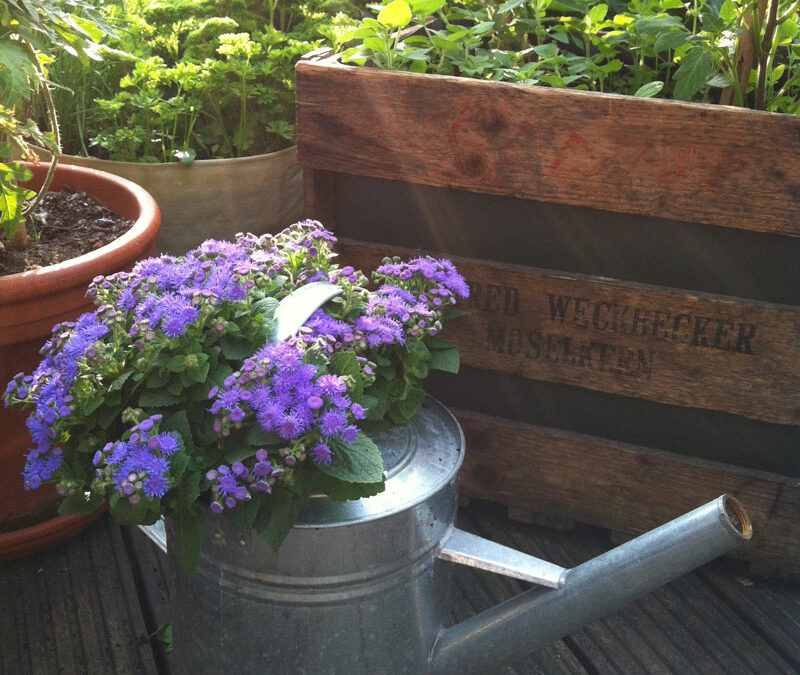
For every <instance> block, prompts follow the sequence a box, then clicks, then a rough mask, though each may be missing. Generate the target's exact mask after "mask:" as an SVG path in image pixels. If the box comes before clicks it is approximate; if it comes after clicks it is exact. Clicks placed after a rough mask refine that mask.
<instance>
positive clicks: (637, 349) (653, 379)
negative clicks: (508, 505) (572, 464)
mask: <svg viewBox="0 0 800 675" xmlns="http://www.w3.org/2000/svg"><path fill="white" fill-rule="evenodd" d="M339 250H340V251H341V252H342V258H343V259H344V260H348V261H355V262H357V263H358V265H359V266H363V268H364V269H372V268H374V266H375V265H376V264H378V263H379V261H380V259H381V256H382V255H384V254H386V253H390V254H398V255H401V256H403V257H411V256H413V255H418V254H419V252H415V251H413V250H410V249H397V248H390V249H387V247H385V246H379V245H373V244H366V243H363V242H354V241H351V240H342V241H341V242H340V244H339ZM453 261H454V262H455V264H456V267H457V268H458V269H459V271H460V272H461V273H462V274H463V275H464V276H465V278H466V279H467V281H468V283H469V284H470V286H471V291H472V293H471V298H470V300H469V301H466V302H464V303H463V305H462V306H463V308H464V309H467V310H469V311H470V313H471V314H470V316H468V317H462V318H459V319H458V320H457V321H453V322H452V323H451V324H450V325H448V328H447V337H448V339H451V340H453V341H454V342H456V343H457V344H458V346H459V350H460V354H461V360H462V362H463V363H464V364H466V365H469V366H475V367H477V368H482V369H488V370H494V371H498V372H503V373H509V374H514V375H521V376H524V377H527V378H531V379H535V380H542V381H547V382H555V383H561V384H569V385H573V386H577V387H583V388H587V389H593V390H597V391H604V392H609V393H614V394H622V395H626V396H634V397H639V398H645V399H648V400H653V401H657V402H660V403H668V404H675V405H683V406H691V407H696V408H704V409H711V410H720V411H723V412H729V413H735V414H739V415H743V416H745V417H749V418H752V419H757V420H762V421H766V422H774V423H779V424H798V423H800V386H798V383H800V339H798V335H800V309H799V308H794V307H790V306H786V305H773V304H768V303H761V302H756V301H747V300H739V299H734V298H727V297H723V296H715V295H711V294H700V293H691V292H687V291H679V290H674V289H666V288H659V287H655V286H647V285H644V284H637V283H634V282H620V281H614V280H610V279H604V278H599V277H590V276H586V275H575V274H565V273H558V272H551V271H547V270H539V269H534V268H527V267H522V266H517V265H507V264H501V263H493V262H489V261H485V260H475V259H468V258H458V257H454V258H453Z"/></svg>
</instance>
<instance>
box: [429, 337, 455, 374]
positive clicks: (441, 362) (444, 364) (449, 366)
mask: <svg viewBox="0 0 800 675" xmlns="http://www.w3.org/2000/svg"><path fill="white" fill-rule="evenodd" d="M459 365H460V362H459V357H458V347H456V345H452V344H448V345H447V346H446V347H438V348H436V349H432V350H431V360H430V367H431V368H435V369H436V370H443V371H444V372H446V373H457V372H458V368H459Z"/></svg>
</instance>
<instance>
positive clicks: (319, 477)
mask: <svg viewBox="0 0 800 675" xmlns="http://www.w3.org/2000/svg"><path fill="white" fill-rule="evenodd" d="M335 241H336V240H335V238H334V237H333V235H332V234H331V233H330V232H328V231H326V230H325V229H324V228H323V227H322V226H321V225H319V223H316V222H313V221H306V222H301V223H298V224H296V225H294V226H292V227H290V228H288V229H286V230H284V231H283V232H281V233H279V234H277V235H275V236H271V235H264V236H263V237H262V238H258V237H256V236H255V235H252V234H248V235H241V236H240V237H238V238H237V240H236V241H235V242H233V243H232V242H225V241H218V240H208V241H207V242H205V243H203V244H202V245H201V246H199V247H198V248H196V249H193V250H191V251H189V252H188V253H186V254H185V255H184V256H181V257H172V256H162V257H161V258H151V259H148V260H144V261H141V262H139V263H137V264H136V266H135V267H134V268H133V270H132V271H131V272H130V273H127V272H121V273H116V274H112V275H108V276H101V277H98V278H96V279H95V280H94V281H93V282H92V284H91V286H90V290H89V295H90V296H92V297H94V300H95V303H96V304H97V308H96V309H95V310H94V311H93V312H89V313H86V314H84V315H82V316H81V317H80V318H78V319H77V320H76V321H75V322H70V323H65V324H60V325H58V326H56V327H55V328H54V329H53V335H52V337H51V339H50V341H48V343H47V344H46V346H45V348H44V349H43V352H42V353H43V356H44V359H43V360H42V362H41V364H40V365H39V367H38V368H36V370H35V371H34V372H33V373H31V374H27V375H26V374H23V373H19V374H18V375H16V376H15V377H14V378H13V380H12V381H11V382H10V383H9V385H8V388H7V390H6V393H5V401H6V404H22V405H23V406H25V407H27V408H30V409H31V413H30V415H29V417H28V428H29V429H30V430H31V432H32V436H33V442H34V446H33V447H32V448H31V450H30V452H29V453H28V457H27V463H26V466H25V470H24V482H25V485H26V486H27V487H28V488H30V489H37V488H39V487H40V486H42V485H44V484H47V483H55V484H57V486H58V489H59V491H60V492H61V494H63V495H64V501H63V503H62V505H61V513H64V514H85V513H90V512H92V511H94V510H95V509H96V508H97V507H98V506H99V505H100V504H102V503H104V502H107V503H108V504H109V506H110V512H111V515H112V516H113V517H114V518H115V519H116V520H118V521H119V522H121V523H124V524H144V525H147V524H152V523H154V522H156V521H157V520H158V519H159V518H161V517H162V516H168V517H170V518H172V519H173V521H174V524H175V528H176V531H177V535H176V536H177V542H178V551H179V555H180V559H181V562H182V564H183V566H184V568H185V569H186V570H188V571H192V570H194V569H195V568H196V566H197V563H198V558H199V555H200V548H201V545H202V539H203V532H204V529H205V525H204V522H205V519H206V514H208V513H211V514H212V515H211V517H212V518H215V517H218V514H222V513H225V512H230V513H231V514H232V516H233V518H234V520H235V522H236V523H237V524H239V525H240V527H242V528H244V529H249V528H253V529H254V530H256V531H257V532H258V534H259V535H260V536H261V537H262V538H264V539H265V540H266V541H267V542H268V543H269V544H270V545H271V546H272V547H273V549H275V550H277V549H278V547H279V546H280V544H281V542H282V541H283V539H284V537H285V536H286V535H287V533H288V532H289V530H290V529H291V527H292V525H293V522H294V519H295V518H296V516H297V513H298V509H299V507H300V506H301V505H302V504H303V503H304V502H305V501H306V500H307V499H308V498H309V496H310V495H312V494H315V493H324V494H328V495H330V496H331V497H333V498H334V499H343V500H346V499H357V498H360V497H363V496H367V495H371V494H375V493H377V492H380V491H381V490H382V488H383V481H384V467H383V463H382V460H381V456H380V453H379V452H378V450H377V448H376V447H375V444H374V443H373V442H372V441H371V440H370V437H369V436H368V435H367V431H368V430H374V429H378V428H380V427H382V426H385V425H387V424H391V425H397V424H404V423H406V422H408V421H409V420H410V419H411V418H412V417H413V416H414V414H415V413H416V411H417V409H418V408H419V406H420V405H421V404H422V401H423V398H424V393H423V389H422V386H421V383H422V380H423V379H424V378H425V376H426V375H427V374H428V371H429V369H432V368H438V369H442V370H445V371H451V372H452V371H455V370H457V367H458V357H457V352H456V351H455V348H454V347H452V345H449V344H448V343H446V342H444V341H443V340H441V339H440V337H439V332H440V331H441V330H442V328H443V322H444V321H445V320H446V319H447V317H448V316H450V315H451V313H452V306H453V305H454V304H455V302H456V298H457V297H465V296H466V294H467V293H468V290H467V288H466V285H465V284H464V280H463V279H462V278H461V277H460V276H459V275H458V273H457V272H456V271H455V269H454V268H453V266H452V265H451V264H450V263H449V262H448V261H445V260H434V259H431V258H416V259H414V260H411V261H409V262H405V263H404V262H400V261H399V260H390V259H387V260H385V261H384V264H383V265H382V266H381V267H379V268H378V269H377V270H376V272H375V273H374V274H373V278H374V280H375V281H376V283H377V284H378V286H377V288H375V289H374V290H369V289H368V288H367V279H366V277H365V276H364V275H363V274H362V273H361V272H359V271H356V270H354V269H353V268H352V267H350V266H344V267H340V266H339V265H337V264H334V263H333V258H334V256H335V254H334V252H333V250H332V247H331V246H332V244H333V242H335ZM321 280H322V281H325V282H327V283H328V287H326V292H327V296H326V297H330V296H333V297H332V299H330V301H329V302H327V304H326V305H325V306H324V307H323V308H321V309H318V310H317V311H315V312H314V313H313V314H311V316H310V318H309V319H308V321H307V322H306V323H305V325H304V327H303V328H302V330H300V332H299V333H298V334H297V335H290V336H289V337H288V338H287V339H286V340H277V341H276V337H277V336H278V335H279V334H280V331H282V330H286V326H285V325H284V322H285V321H286V319H285V318H282V319H281V321H279V322H278V323H277V326H276V310H277V308H278V306H279V301H280V300H281V299H282V298H284V297H286V296H288V295H290V294H292V293H293V292H298V291H300V292H306V291H308V290H309V289H310V290H311V291H312V292H313V291H314V287H315V283H314V282H319V281H321ZM329 288H332V290H330V291H329V290H328V289H329ZM308 313H310V311H309V312H308ZM307 315H308V314H306V316H307ZM303 318H305V317H303Z"/></svg>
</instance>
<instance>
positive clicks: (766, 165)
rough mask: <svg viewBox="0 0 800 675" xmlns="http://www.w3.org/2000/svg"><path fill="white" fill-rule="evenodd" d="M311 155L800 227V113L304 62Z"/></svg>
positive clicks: (497, 190)
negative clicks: (782, 112)
mask: <svg viewBox="0 0 800 675" xmlns="http://www.w3.org/2000/svg"><path fill="white" fill-rule="evenodd" d="M296 73H297V142H298V158H299V162H300V164H301V166H303V167H304V168H314V169H324V170H327V171H334V172H342V173H350V174H356V175H363V176H373V177H377V178H386V179H390V180H399V181H407V182H411V183H420V184H425V185H432V186H438V187H454V188H462V189H466V190H472V191H476V192H485V193H490V194H499V195H511V196H514V197H519V198H522V199H532V200H538V201H544V202H556V203H563V204H569V205H574V206H585V207H591V208H596V209H602V210H605V211H612V212H619V213H635V214H643V215H647V216H656V217H661V218H667V219H672V220H681V221H689V222H695V223H701V224H707V225H717V226H721V227H730V228H739V229H745V230H753V231H758V232H772V233H779V234H786V235H791V236H800V218H798V213H800V118H798V117H796V116H792V115H781V114H777V113H764V112H757V111H752V110H742V109H738V108H732V107H728V106H714V105H704V104H687V103H680V102H675V101H664V100H650V99H638V98H634V97H628V96H617V95H612V94H594V93H587V92H577V91H569V90H559V89H551V88H546V87H541V88H540V87H535V86H524V85H515V84H508V83H499V82H485V81H479V80H472V79H468V78H455V77H445V76H439V75H419V74H414V73H401V72H385V71H378V70H374V69H369V68H358V67H353V66H345V65H342V64H340V63H338V62H337V61H336V60H335V59H334V58H332V57H327V58H324V57H322V56H320V55H319V54H317V55H315V56H312V57H310V58H308V59H305V60H302V61H301V62H300V63H299V64H298V66H297V71H296Z"/></svg>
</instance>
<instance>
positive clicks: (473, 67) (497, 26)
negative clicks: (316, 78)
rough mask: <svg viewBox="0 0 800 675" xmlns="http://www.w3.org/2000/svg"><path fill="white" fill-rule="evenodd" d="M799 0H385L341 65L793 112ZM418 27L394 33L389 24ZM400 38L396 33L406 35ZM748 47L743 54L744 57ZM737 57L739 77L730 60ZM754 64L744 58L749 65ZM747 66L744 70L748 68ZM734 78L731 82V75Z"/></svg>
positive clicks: (798, 73) (798, 80)
mask: <svg viewBox="0 0 800 675" xmlns="http://www.w3.org/2000/svg"><path fill="white" fill-rule="evenodd" d="M799 7H800V2H798V1H797V0H772V1H771V2H768V3H767V8H766V13H765V14H764V15H762V16H759V15H758V4H757V2H755V1H751V0H692V1H691V2H683V1H682V0H628V1H627V2H625V1H616V2H613V1H610V2H608V4H594V3H589V2H581V1H580V0H568V1H565V2H558V1H556V0H507V1H506V2H504V3H501V4H486V3H483V2H479V1H475V0H451V2H450V3H448V2H447V0H409V1H408V2H407V1H406V0H393V1H392V2H389V3H388V4H386V5H384V6H376V7H375V10H376V12H377V16H376V17H375V18H366V19H364V20H363V21H362V23H361V24H360V25H359V27H358V28H357V29H355V30H353V31H352V32H351V33H350V34H349V35H348V36H347V38H348V39H354V40H356V39H357V40H359V41H360V43H359V44H358V45H357V46H355V47H352V48H350V49H347V50H346V51H344V54H343V58H344V60H345V61H347V62H351V63H357V64H361V65H364V64H367V63H369V64H371V65H373V66H376V67H379V68H387V69H398V70H410V71H413V72H419V73H435V74H444V75H460V76H465V77H475V78H482V79H492V80H501V81H506V82H517V83H522V84H538V85H547V86H553V87H572V88H576V89H586V90H591V91H598V92H613V93H621V94H633V95H636V96H645V97H651V96H661V97H665V98H674V99H678V100H684V101H709V102H710V101H717V100H720V99H721V100H722V102H730V103H733V104H738V105H747V106H750V107H754V108H758V109H766V110H770V111H777V112H787V113H797V112H798V110H799V109H800V106H798V93H799V87H800V68H798V59H800V20H799V19H798V8H799ZM415 25H416V26H418V27H419V30H417V31H416V32H413V34H411V35H407V36H406V37H404V38H403V39H401V35H400V33H398V31H404V29H408V28H409V27H412V26H415ZM404 34H406V33H405V32H404ZM748 43H749V45H750V49H751V51H750V52H749V54H751V55H752V56H751V58H750V59H747V58H746V57H742V55H744V54H748V52H747V49H748ZM740 57H742V58H744V60H745V70H744V73H741V72H739V70H737V65H736V64H737V60H739V59H740ZM751 62H752V63H751ZM751 65H752V68H751ZM740 80H741V82H740Z"/></svg>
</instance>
